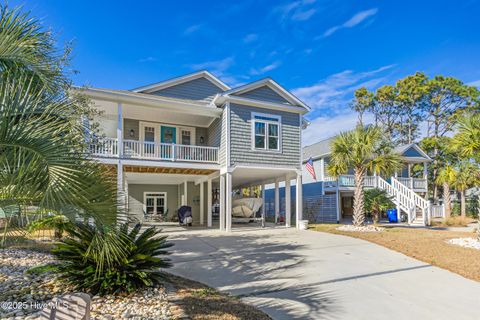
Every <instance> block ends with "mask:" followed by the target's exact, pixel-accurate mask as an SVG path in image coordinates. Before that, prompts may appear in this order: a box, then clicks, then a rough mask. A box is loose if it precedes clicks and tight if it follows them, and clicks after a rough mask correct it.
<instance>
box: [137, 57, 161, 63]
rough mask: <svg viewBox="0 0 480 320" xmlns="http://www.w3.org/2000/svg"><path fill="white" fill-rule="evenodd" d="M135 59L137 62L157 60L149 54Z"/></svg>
mask: <svg viewBox="0 0 480 320" xmlns="http://www.w3.org/2000/svg"><path fill="white" fill-rule="evenodd" d="M137 61H138V62H154V61H157V58H155V57H152V56H150V57H146V58H142V59H138V60H137Z"/></svg>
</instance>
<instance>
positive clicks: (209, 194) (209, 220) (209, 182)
mask: <svg viewBox="0 0 480 320" xmlns="http://www.w3.org/2000/svg"><path fill="white" fill-rule="evenodd" d="M211 226H212V180H210V179H209V180H207V227H209V228H210V227H211Z"/></svg>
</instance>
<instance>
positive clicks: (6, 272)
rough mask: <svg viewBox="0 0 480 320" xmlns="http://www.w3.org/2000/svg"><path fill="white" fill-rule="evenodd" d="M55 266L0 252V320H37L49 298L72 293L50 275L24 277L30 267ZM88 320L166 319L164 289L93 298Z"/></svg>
mask: <svg viewBox="0 0 480 320" xmlns="http://www.w3.org/2000/svg"><path fill="white" fill-rule="evenodd" d="M52 262H55V260H54V258H53V256H52V255H50V254H47V253H40V252H35V251H29V250H17V249H15V250H11V249H4V250H0V283H2V285H1V286H0V301H1V302H2V306H1V308H0V319H37V318H38V316H39V313H40V311H41V309H42V307H43V306H45V305H46V304H47V303H48V302H49V301H51V299H52V298H54V297H56V296H60V295H62V294H64V293H68V292H73V290H72V289H71V288H68V287H67V286H65V285H64V284H60V283H59V282H58V281H56V277H55V274H54V273H53V272H47V273H41V274H34V273H27V270H29V269H30V268H32V267H35V266H39V265H44V264H46V263H52ZM91 318H92V319H99V320H100V319H128V318H132V319H133V318H135V319H152V320H153V319H170V318H171V315H170V308H169V303H168V300H167V295H166V292H165V289H164V288H161V287H159V288H148V289H145V290H143V291H140V292H137V293H134V294H132V295H117V296H114V295H107V296H104V297H98V296H94V297H93V298H92V307H91Z"/></svg>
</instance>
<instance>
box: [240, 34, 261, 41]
mask: <svg viewBox="0 0 480 320" xmlns="http://www.w3.org/2000/svg"><path fill="white" fill-rule="evenodd" d="M257 39H258V34H256V33H250V34H247V35H246V36H245V37H244V38H243V42H244V43H250V42H253V41H256V40H257Z"/></svg>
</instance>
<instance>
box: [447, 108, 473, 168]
mask: <svg viewBox="0 0 480 320" xmlns="http://www.w3.org/2000/svg"><path fill="white" fill-rule="evenodd" d="M457 129H458V131H457V133H456V134H455V136H454V137H453V139H452V142H451V148H452V149H453V150H454V151H456V152H458V155H459V156H460V157H461V158H463V159H474V160H475V161H476V162H477V164H478V163H480V114H479V113H478V112H477V113H466V114H465V115H463V116H462V117H461V118H460V119H459V120H458V124H457Z"/></svg>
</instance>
